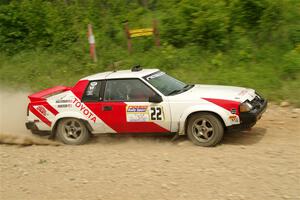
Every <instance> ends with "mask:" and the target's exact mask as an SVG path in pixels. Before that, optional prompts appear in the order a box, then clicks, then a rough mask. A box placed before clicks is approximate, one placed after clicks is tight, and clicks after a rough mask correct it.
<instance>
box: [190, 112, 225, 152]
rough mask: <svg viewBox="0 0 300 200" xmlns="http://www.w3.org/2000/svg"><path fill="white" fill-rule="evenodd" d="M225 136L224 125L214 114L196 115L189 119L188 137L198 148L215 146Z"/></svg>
mask: <svg viewBox="0 0 300 200" xmlns="http://www.w3.org/2000/svg"><path fill="white" fill-rule="evenodd" d="M223 134H224V127H223V124H222V122H221V121H220V120H219V118H218V117H216V116H214V115H213V114H210V113H196V114H194V115H192V116H191V117H190V118H189V121H188V127H187V135H188V138H189V139H190V140H191V141H192V142H193V143H194V144H196V145H198V146H203V147H212V146H215V145H217V144H218V143H219V142H220V141H221V140H222V138H223Z"/></svg>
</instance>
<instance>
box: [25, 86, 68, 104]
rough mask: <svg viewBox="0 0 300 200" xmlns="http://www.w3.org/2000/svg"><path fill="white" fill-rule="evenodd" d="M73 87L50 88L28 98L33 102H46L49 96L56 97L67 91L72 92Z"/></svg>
mask: <svg viewBox="0 0 300 200" xmlns="http://www.w3.org/2000/svg"><path fill="white" fill-rule="evenodd" d="M70 89H71V87H67V86H56V87H52V88H48V89H45V90H42V91H39V92H37V93H34V94H32V95H29V96H28V98H29V99H30V101H31V102H33V101H42V100H45V98H46V97H47V96H49V95H55V94H58V93H61V92H64V91H67V90H70Z"/></svg>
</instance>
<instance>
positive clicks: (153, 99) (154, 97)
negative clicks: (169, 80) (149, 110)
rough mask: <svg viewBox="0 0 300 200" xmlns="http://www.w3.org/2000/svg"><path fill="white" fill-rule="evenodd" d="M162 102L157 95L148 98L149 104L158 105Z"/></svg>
mask: <svg viewBox="0 0 300 200" xmlns="http://www.w3.org/2000/svg"><path fill="white" fill-rule="evenodd" d="M162 101H163V99H162V98H161V96H159V95H154V96H151V97H149V102H151V103H160V102H162Z"/></svg>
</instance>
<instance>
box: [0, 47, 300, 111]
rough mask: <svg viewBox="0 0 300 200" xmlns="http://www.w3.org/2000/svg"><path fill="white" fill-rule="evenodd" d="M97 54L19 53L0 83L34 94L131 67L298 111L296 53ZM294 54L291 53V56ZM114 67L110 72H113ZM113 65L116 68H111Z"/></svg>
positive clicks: (6, 60) (1, 61) (2, 70)
mask: <svg viewBox="0 0 300 200" xmlns="http://www.w3.org/2000/svg"><path fill="white" fill-rule="evenodd" d="M113 49H114V50H109V49H107V51H105V53H102V52H98V53H99V62H98V63H96V64H94V63H92V62H91V61H90V59H89V57H88V56H86V55H85V56H83V55H82V54H81V53H76V52H75V53H74V52H68V51H65V52H45V51H31V52H23V53H20V54H17V55H14V56H5V55H1V56H0V75H1V79H0V83H1V85H5V86H8V87H13V88H17V89H18V88H27V89H30V90H32V91H38V90H40V89H43V88H47V87H51V86H55V85H69V86H72V85H74V84H75V83H76V81H78V80H79V79H80V78H82V77H84V76H87V75H90V74H93V73H97V72H102V71H107V70H112V69H114V68H116V69H128V68H131V66H133V65H135V64H141V65H142V66H147V67H149V68H152V67H155V68H160V69H161V70H163V71H166V72H168V73H169V74H171V75H173V76H175V77H177V78H178V79H180V80H183V81H185V82H188V83H202V84H223V85H235V86H244V87H250V88H254V89H256V90H257V91H258V92H259V93H261V94H263V95H264V96H266V97H267V98H268V99H269V100H271V101H276V102H278V101H281V100H288V101H289V102H291V103H292V104H294V105H295V106H297V107H299V106H300V73H299V69H300V61H299V58H300V56H299V58H297V56H298V55H300V53H299V54H298V49H297V48H296V49H295V50H293V51H291V52H288V53H285V52H281V51H280V50H274V49H273V50H272V49H271V50H270V48H268V47H266V48H261V49H260V50H252V51H250V52H247V51H245V50H240V51H239V50H235V51H231V52H226V53H222V52H219V53H210V52H206V51H203V50H201V49H199V48H196V47H188V48H184V49H175V48H173V47H171V46H163V47H161V48H160V49H155V48H153V49H150V50H148V51H146V52H142V50H140V51H137V52H134V53H133V54H132V55H128V53H127V52H126V51H125V50H124V48H121V47H115V48H113ZM295 52H296V53H295ZM113 63H115V67H113V66H114V65H113ZM116 63H117V64H116Z"/></svg>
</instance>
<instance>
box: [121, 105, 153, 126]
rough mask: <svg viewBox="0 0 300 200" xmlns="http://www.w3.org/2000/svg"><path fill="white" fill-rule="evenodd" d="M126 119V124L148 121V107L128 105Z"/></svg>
mask: <svg viewBox="0 0 300 200" xmlns="http://www.w3.org/2000/svg"><path fill="white" fill-rule="evenodd" d="M126 119H127V121H128V122H146V121H149V113H148V106H140V105H139V106H134V105H130V106H127V108H126Z"/></svg>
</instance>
